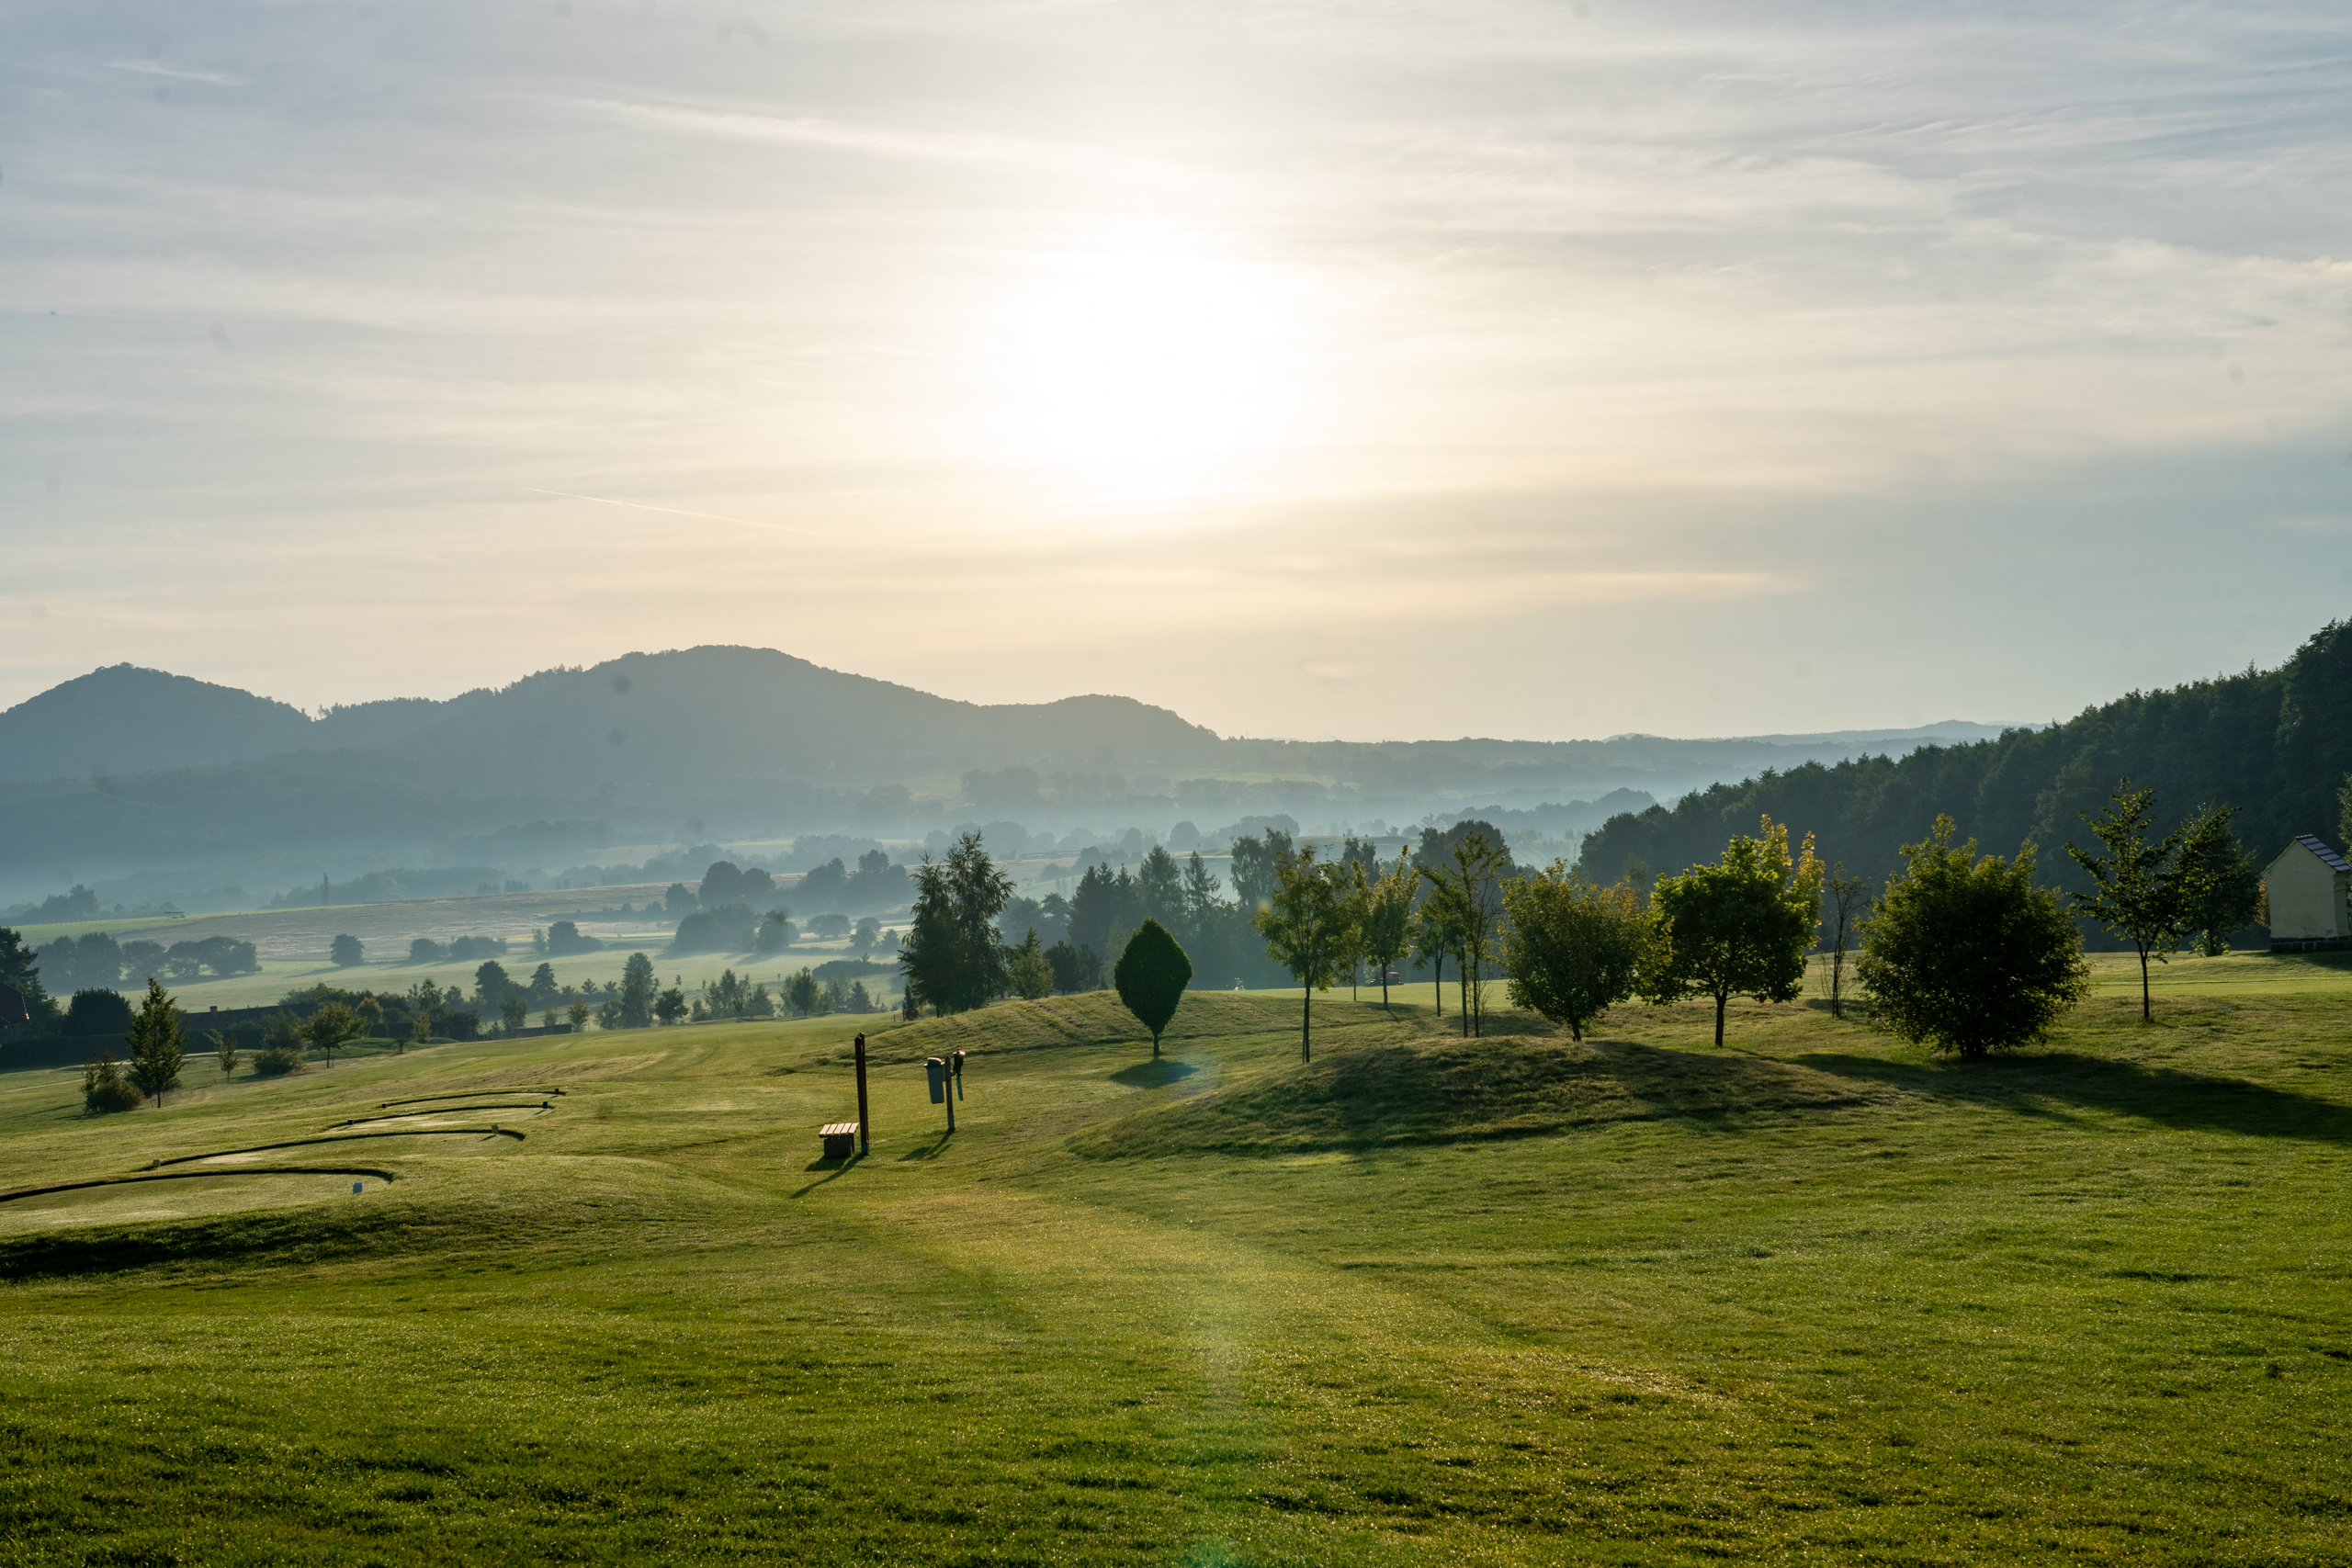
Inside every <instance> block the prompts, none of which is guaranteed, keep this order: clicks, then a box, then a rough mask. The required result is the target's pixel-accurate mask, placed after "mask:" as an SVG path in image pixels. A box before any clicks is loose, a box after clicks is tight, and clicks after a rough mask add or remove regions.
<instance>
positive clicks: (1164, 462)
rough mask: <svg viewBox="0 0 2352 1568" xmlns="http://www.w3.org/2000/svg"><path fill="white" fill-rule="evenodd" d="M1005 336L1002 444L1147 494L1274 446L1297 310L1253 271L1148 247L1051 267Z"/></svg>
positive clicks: (1286, 407)
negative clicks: (1004, 437) (1005, 431)
mask: <svg viewBox="0 0 2352 1568" xmlns="http://www.w3.org/2000/svg"><path fill="white" fill-rule="evenodd" d="M1295 328H1296V321H1295V308H1294V307H1293V305H1292V303H1291V301H1290V300H1289V299H1287V298H1286V295H1285V290H1284V289H1283V287H1282V285H1281V284H1280V282H1279V281H1278V280H1277V279H1276V278H1275V276H1273V275H1272V273H1271V271H1270V270H1269V269H1267V268H1265V267H1263V266H1261V265H1254V264H1250V263H1247V262H1239V261H1234V260H1230V259H1227V258H1223V257H1218V256H1214V255H1206V254H1199V253H1196V252H1193V251H1188V250H1185V249H1182V248H1179V247H1173V246H1168V245H1159V244H1125V245H1118V246H1113V247H1107V248H1103V249H1099V250H1091V251H1086V252H1081V253H1078V254H1068V255H1063V256H1060V257H1057V258H1055V259H1053V260H1052V261H1051V262H1050V263H1049V264H1048V265H1047V266H1046V276H1044V277H1043V278H1041V279H1040V280H1039V281H1038V283H1037V284H1036V286H1035V288H1033V289H1032V290H1031V291H1030V292H1029V293H1028V295H1027V296H1026V297H1025V298H1023V299H1021V300H1020V301H1019V303H1018V304H1017V305H1016V306H1015V307H1014V309H1013V310H1012V321H1011V324H1010V327H1009V329H1008V331H1007V332H1006V333H1004V334H1003V339H1004V342H1005V344H1006V351H1007V358H1006V361H1005V364H1004V372H1005V379H1006V381H1007V382H1008V383H1009V386H1008V390H1009V392H1010V394H1011V395H1010V397H1009V398H1008V399H1007V401H1006V406H1005V407H1004V408H1003V410H1002V411H1001V412H1002V413H1003V415H1004V416H1005V418H1006V422H1007V424H1008V426H1009V429H1008V441H1009V444H1010V445H1011V446H1012V448H1013V449H1014V451H1015V453H1016V454H1017V455H1018V456H1019V457H1021V458H1023V459H1025V460H1027V461H1030V462H1038V463H1046V464H1052V465H1057V466H1062V465H1066V466H1071V467H1077V468H1086V469H1090V470H1095V471H1098V472H1100V473H1102V474H1103V475H1104V476H1106V477H1109V478H1112V479H1115V480H1116V481H1119V482H1122V483H1125V484H1128V485H1133V486H1139V487H1145V488H1154V487H1164V486H1170V485H1175V486H1182V485H1187V484H1191V483H1196V482H1202V481H1204V480H1206V479H1210V478H1211V477H1212V476H1213V475H1214V474H1215V473H1216V471H1217V470H1218V469H1220V468H1223V467H1225V466H1226V464H1227V460H1228V459H1231V458H1234V457H1238V456H1241V455H1244V454H1248V453H1250V452H1254V451H1261V450H1263V449H1265V448H1267V447H1269V446H1273V445H1275V444H1276V443H1278V442H1280V441H1281V440H1282V439H1283V437H1284V436H1285V435H1286V434H1288V433H1289V431H1288V427H1289V425H1290V423H1291V419H1290V414H1289V411H1290V409H1291V408H1292V406H1293V404H1294V402H1295V397H1294V393H1295V388H1294V386H1293V385H1292V382H1293V377H1292V374H1291V370H1292V364H1291V361H1292V357H1293V356H1292V355H1291V354H1290V353H1289V349H1290V347H1291V344H1292V342H1293V340H1294V339H1295Z"/></svg>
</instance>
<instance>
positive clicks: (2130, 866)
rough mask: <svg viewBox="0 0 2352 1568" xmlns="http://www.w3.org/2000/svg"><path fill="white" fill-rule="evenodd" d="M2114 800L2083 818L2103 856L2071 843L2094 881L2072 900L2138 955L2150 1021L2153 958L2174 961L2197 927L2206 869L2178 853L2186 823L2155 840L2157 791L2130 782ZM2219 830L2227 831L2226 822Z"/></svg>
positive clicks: (2143, 1003) (2143, 1006) (2224, 820)
mask: <svg viewBox="0 0 2352 1568" xmlns="http://www.w3.org/2000/svg"><path fill="white" fill-rule="evenodd" d="M2109 799H2110V801H2111V802H2112V804H2110V805H2109V807H2108V808H2107V809H2106V810H2105V811H2102V812H2100V813H2099V814H2098V816H2097V817H2091V816H2087V815H2086V816H2085V817H2084V818H2083V820H2084V821H2085V822H2086V823H2087V824H2088V825H2089V827H2090V830H2091V836H2092V837H2093V838H2096V839H2097V840H2098V841H2099V846H2100V848H2101V849H2102V850H2104V851H2105V853H2104V854H2102V853H2098V852H2095V851H2091V850H2086V849H2083V848H2081V847H2079V846H2077V845H2075V844H2068V845H2067V846H2066V853H2067V854H2068V855H2070V856H2072V857H2073V858H2074V862H2075V864H2076V865H2079V866H2081V867H2082V868H2083V870H2084V871H2086V872H2087V873H2088V874H2090V879H2091V883H2092V888H2091V891H2090V892H2088V893H2077V894H2075V895H2074V907H2075V914H2077V915H2083V916H2087V917H2088V918H2089V919H2094V920H2097V921H2098V923H2099V924H2101V925H2103V926H2105V927H2106V928H2107V929H2108V930H2109V931H2111V932H2113V933H2114V934H2115V935H2117V936H2120V937H2121V938H2122V939H2123V940H2124V941H2126V942H2130V943H2131V945H2132V948H2133V950H2134V951H2136V952H2137V953H2139V955H2140V1016H2141V1018H2143V1019H2153V1018H2154V1016H2155V1010H2154V1005H2153V998H2152V995H2151V990H2150V987H2149V983H2148V960H2149V959H2150V958H2151V957H2153V958H2154V959H2155V961H2156V962H2157V963H2159V964H2167V963H2170V962H2171V960H2172V954H2173V953H2174V951H2175V950H2177V948H2178V947H2179V946H2180V942H2181V938H2183V937H2185V936H2187V935H2188V933H2189V931H2192V930H2194V929H2196V928H2195V927H2194V926H2193V925H2192V924H2191V922H2192V921H2193V920H2194V919H2196V912H2195V905H2196V904H2197V903H2198V901H2199V900H2198V895H2199V892H2200V891H2201V890H2202V882H2203V877H2204V874H2205V870H2206V868H2205V867H2203V866H2201V865H2191V864H2188V863H2185V861H2184V859H2183V857H2182V855H2181V852H2180V851H2181V847H2182V845H2183V844H2184V843H2186V842H2187V840H2188V832H2189V824H2187V823H2183V824H2182V825H2181V826H2180V827H2177V828H2176V829H2173V830H2172V831H2171V832H2169V833H2167V834H2165V836H2164V837H2163V838H2157V837H2155V836H2154V832H2155V828H2154V823H2155V815H2156V792H2155V791H2154V790H2152V789H2133V788H2132V787H2131V780H2130V779H2125V780H2124V781H2122V783H2121V784H2119V785H2118V786H2117V788H2116V791H2115V794H2114V795H2112V796H2110V797H2109ZM2227 829H2228V818H2226V817H2225V818H2222V830H2223V831H2225V832H2226V831H2227Z"/></svg>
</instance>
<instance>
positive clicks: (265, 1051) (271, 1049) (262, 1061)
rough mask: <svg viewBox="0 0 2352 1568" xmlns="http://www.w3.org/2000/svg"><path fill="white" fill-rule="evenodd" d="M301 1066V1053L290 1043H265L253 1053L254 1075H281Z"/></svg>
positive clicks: (294, 1070) (271, 1076)
mask: <svg viewBox="0 0 2352 1568" xmlns="http://www.w3.org/2000/svg"><path fill="white" fill-rule="evenodd" d="M301 1066H302V1053H301V1052H300V1051H298V1050H296V1049H295V1048H294V1047H292V1046H290V1045H265V1046H263V1047H262V1048H261V1049H260V1050H258V1051H256V1052H254V1077H265V1078H275V1077H284V1076H285V1075H286V1074H288V1073H291V1072H296V1071H299V1070H300V1067H301Z"/></svg>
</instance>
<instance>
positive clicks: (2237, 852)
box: [2180, 806, 2262, 958]
mask: <svg viewBox="0 0 2352 1568" xmlns="http://www.w3.org/2000/svg"><path fill="white" fill-rule="evenodd" d="M2237 814H2238V808H2237V807H2234V806H2209V807H2206V808H2205V809H2204V810H2202V811H2200V812H2199V813H2198V814H2197V816H2196V817H2195V818H2193V819H2192V820H2191V821H2190V822H2189V824H2188V832H2187V834H2186V835H2185V836H2184V837H2183V838H2182V839H2181V841H2180V870H2181V882H2182V897H2183V899H2184V900H2185V901H2186V903H2187V905H2188V932H2189V934H2190V935H2191V936H2193V937H2194V938H2196V942H2197V951H2198V952H2199V953H2203V954H2204V955H2205V956H2206V957H2208V958H2219V957H2221V956H2222V954H2223V953H2227V952H2229V950H2230V938H2231V937H2232V936H2233V935H2234V934H2236V933H2237V932H2238V931H2242V930H2243V929H2245V927H2246V926H2248V925H2251V924H2252V923H2253V922H2254V917H2255V913H2256V910H2258V909H2259V908H2261V905H2262V868H2261V867H2260V866H2258V865H2256V864H2255V863H2254V857H2253V856H2252V855H2250V854H2248V853H2246V851H2245V845H2244V844H2241V843H2240V842H2238V836H2237V834H2236V833H2234V832H2233V831H2232V830H2231V828H2230V819H2231V818H2233V817H2235V816H2236V815H2237Z"/></svg>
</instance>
